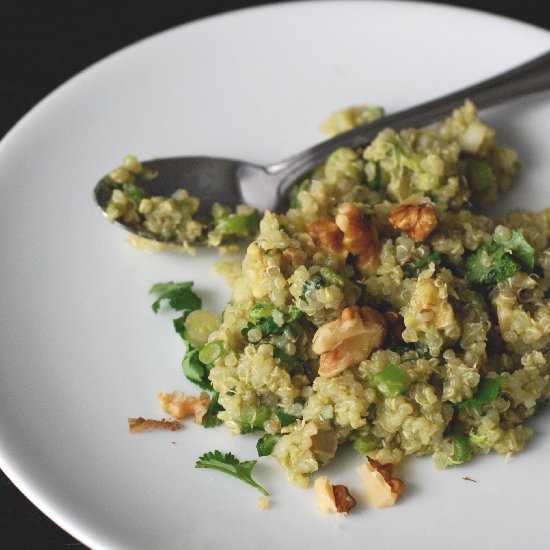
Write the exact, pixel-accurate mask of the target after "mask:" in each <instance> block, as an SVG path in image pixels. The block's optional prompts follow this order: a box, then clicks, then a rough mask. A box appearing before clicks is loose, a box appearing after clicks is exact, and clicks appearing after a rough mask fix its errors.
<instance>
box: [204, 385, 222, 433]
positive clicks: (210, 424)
mask: <svg viewBox="0 0 550 550" xmlns="http://www.w3.org/2000/svg"><path fill="white" fill-rule="evenodd" d="M219 397H220V394H219V393H218V392H217V391H215V392H214V393H213V395H212V398H211V399H210V404H209V405H208V409H207V410H206V413H205V415H204V416H203V417H202V425H203V426H204V427H205V428H215V427H216V426H219V425H220V424H223V422H222V421H221V420H220V419H219V418H218V413H219V412H220V411H223V407H222V406H221V405H220V404H219V403H218V399H219Z"/></svg>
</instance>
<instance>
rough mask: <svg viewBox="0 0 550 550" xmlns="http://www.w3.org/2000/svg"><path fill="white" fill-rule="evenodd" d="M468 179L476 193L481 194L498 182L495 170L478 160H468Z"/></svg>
mask: <svg viewBox="0 0 550 550" xmlns="http://www.w3.org/2000/svg"><path fill="white" fill-rule="evenodd" d="M466 177H467V178H468V181H469V182H470V184H471V186H472V188H473V189H474V191H478V192H480V193H484V192H486V191H488V190H489V189H491V187H493V186H494V185H495V184H496V182H497V178H496V177H495V174H494V172H493V169H492V168H491V167H490V166H489V165H488V164H487V163H486V162H483V161H481V160H476V159H469V160H468V163H467V176H466Z"/></svg>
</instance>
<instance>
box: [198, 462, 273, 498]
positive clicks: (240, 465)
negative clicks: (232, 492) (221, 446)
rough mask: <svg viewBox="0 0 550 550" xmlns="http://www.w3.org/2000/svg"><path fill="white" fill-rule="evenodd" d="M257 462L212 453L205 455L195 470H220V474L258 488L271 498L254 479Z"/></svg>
mask: <svg viewBox="0 0 550 550" xmlns="http://www.w3.org/2000/svg"><path fill="white" fill-rule="evenodd" d="M257 462H258V461H257V460H246V461H243V462H241V461H239V459H238V458H236V457H235V456H234V455H233V454H231V453H226V454H225V455H224V454H223V453H222V452H221V451H212V452H209V453H205V454H203V455H202V456H201V457H200V458H199V459H198V460H197V463H196V464H195V468H210V469H212V470H219V471H220V472H224V473H226V474H229V475H231V476H233V477H236V478H237V479H240V480H242V481H244V482H245V483H248V484H249V485H252V487H256V489H258V491H260V492H261V493H262V494H263V495H265V496H269V493H268V492H267V491H266V490H265V489H264V488H263V487H262V486H261V485H258V483H256V482H255V481H254V480H253V479H252V470H253V468H254V466H256V464H257Z"/></svg>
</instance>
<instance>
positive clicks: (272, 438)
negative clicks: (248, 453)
mask: <svg viewBox="0 0 550 550" xmlns="http://www.w3.org/2000/svg"><path fill="white" fill-rule="evenodd" d="M281 437H283V435H282V434H265V435H264V436H262V437H260V439H258V442H257V443H256V450H257V451H258V456H269V455H270V454H271V453H272V452H273V448H274V447H275V445H277V443H278V441H279V439H281Z"/></svg>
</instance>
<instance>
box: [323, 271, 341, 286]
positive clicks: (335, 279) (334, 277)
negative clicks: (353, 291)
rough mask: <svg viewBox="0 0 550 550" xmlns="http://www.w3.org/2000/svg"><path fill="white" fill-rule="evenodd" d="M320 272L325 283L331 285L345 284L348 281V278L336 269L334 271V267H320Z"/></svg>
mask: <svg viewBox="0 0 550 550" xmlns="http://www.w3.org/2000/svg"><path fill="white" fill-rule="evenodd" d="M319 273H320V275H321V277H322V278H323V280H324V281H325V283H327V284H330V285H336V286H344V285H345V283H346V280H345V279H344V277H342V275H339V274H338V273H336V272H335V271H332V269H329V268H328V267H322V268H321V269H319Z"/></svg>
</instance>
